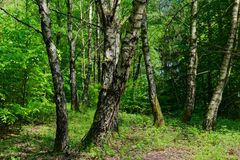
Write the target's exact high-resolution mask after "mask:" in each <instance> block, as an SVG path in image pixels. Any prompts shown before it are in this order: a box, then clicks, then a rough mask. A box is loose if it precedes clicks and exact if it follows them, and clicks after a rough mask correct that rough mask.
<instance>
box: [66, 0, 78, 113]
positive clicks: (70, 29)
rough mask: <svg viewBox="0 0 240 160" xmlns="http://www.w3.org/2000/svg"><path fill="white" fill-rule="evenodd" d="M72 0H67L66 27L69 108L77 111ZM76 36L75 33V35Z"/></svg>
mask: <svg viewBox="0 0 240 160" xmlns="http://www.w3.org/2000/svg"><path fill="white" fill-rule="evenodd" d="M72 3H73V2H72V0H67V10H68V15H67V21H68V23H67V27H68V43H69V49H70V86H71V108H72V110H75V111H79V103H78V95H77V75H76V64H75V50H76V41H75V40H74V38H73V20H72ZM76 36H77V35H76Z"/></svg>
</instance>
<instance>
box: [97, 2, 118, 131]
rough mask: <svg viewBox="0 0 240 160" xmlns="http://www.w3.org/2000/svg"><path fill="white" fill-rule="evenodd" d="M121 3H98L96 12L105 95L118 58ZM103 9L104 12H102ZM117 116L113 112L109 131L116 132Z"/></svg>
mask: <svg viewBox="0 0 240 160" xmlns="http://www.w3.org/2000/svg"><path fill="white" fill-rule="evenodd" d="M120 3H121V1H120V0H114V1H109V2H106V1H102V2H100V1H98V2H97V6H98V7H97V10H98V13H99V16H100V21H101V24H102V26H103V33H104V54H103V63H102V88H105V89H106V90H103V92H102V94H103V95H106V91H107V89H108V88H109V87H110V85H111V83H112V80H113V72H114V70H115V69H116V65H117V62H118V57H119V54H120V46H121V42H120V28H119V19H118V9H119V5H120ZM103 9H104V10H103ZM117 119H118V114H117V112H115V115H114V122H113V124H114V125H112V128H111V130H113V131H118V123H117V122H118V120H117Z"/></svg>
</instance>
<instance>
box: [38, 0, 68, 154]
mask: <svg viewBox="0 0 240 160" xmlns="http://www.w3.org/2000/svg"><path fill="white" fill-rule="evenodd" d="M38 6H39V13H40V17H41V28H42V36H43V40H44V42H45V45H46V50H47V54H48V60H49V64H50V68H51V72H52V79H53V85H54V92H55V103H56V124H57V126H56V137H55V144H54V150H55V151H64V150H65V149H66V146H67V141H68V121H67V110H66V98H65V93H64V90H63V88H64V87H63V86H64V82H63V78H62V73H61V69H60V64H59V59H58V55H57V49H56V46H55V44H54V43H53V39H52V35H51V26H50V23H51V22H50V21H51V20H50V18H49V9H48V7H47V3H46V0H39V4H38Z"/></svg>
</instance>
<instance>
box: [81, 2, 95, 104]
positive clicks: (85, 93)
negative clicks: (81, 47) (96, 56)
mask: <svg viewBox="0 0 240 160" xmlns="http://www.w3.org/2000/svg"><path fill="white" fill-rule="evenodd" d="M92 5H93V0H90V4H89V26H88V27H89V28H88V71H87V77H86V79H85V82H84V89H83V103H84V104H85V105H87V106H89V105H90V103H89V84H90V78H91V73H92V19H93V18H92V17H93V6H92Z"/></svg>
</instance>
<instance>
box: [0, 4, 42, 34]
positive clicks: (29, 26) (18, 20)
mask: <svg viewBox="0 0 240 160" xmlns="http://www.w3.org/2000/svg"><path fill="white" fill-rule="evenodd" d="M0 10H2V11H3V12H4V13H5V14H6V15H8V16H10V17H12V18H13V19H15V20H16V21H17V22H19V23H21V24H23V25H25V26H27V27H28V28H31V29H33V30H34V31H35V32H37V33H40V34H42V32H41V31H40V30H39V29H37V28H35V27H33V26H31V25H30V24H28V23H26V22H24V21H22V20H20V19H18V18H17V17H16V16H14V15H12V14H10V13H9V12H7V11H6V10H5V9H3V8H2V7H0Z"/></svg>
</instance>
